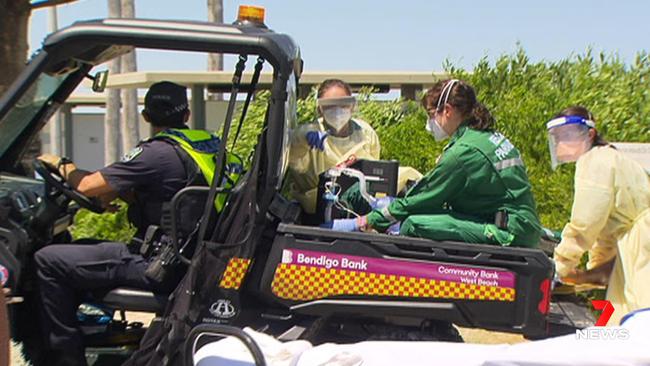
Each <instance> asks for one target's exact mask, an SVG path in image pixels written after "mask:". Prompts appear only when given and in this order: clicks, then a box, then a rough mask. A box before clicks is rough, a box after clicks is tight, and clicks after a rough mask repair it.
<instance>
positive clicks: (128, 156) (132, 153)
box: [121, 146, 142, 163]
mask: <svg viewBox="0 0 650 366" xmlns="http://www.w3.org/2000/svg"><path fill="white" fill-rule="evenodd" d="M141 153H142V146H136V147H134V148H133V149H131V151H129V152H128V153H126V155H124V156H123V157H122V160H121V161H122V162H123V163H127V162H129V161H131V160H133V159H135V158H136V157H138V155H140V154H141Z"/></svg>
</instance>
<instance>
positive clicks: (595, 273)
mask: <svg viewBox="0 0 650 366" xmlns="http://www.w3.org/2000/svg"><path fill="white" fill-rule="evenodd" d="M613 267H614V260H611V261H609V262H607V263H605V264H603V265H601V266H598V267H596V268H592V269H590V270H586V271H584V270H579V269H574V270H571V271H569V273H568V274H566V275H565V276H560V281H561V282H562V283H566V284H570V285H582V284H590V285H607V283H608V282H609V275H610V274H611V273H612V268H613Z"/></svg>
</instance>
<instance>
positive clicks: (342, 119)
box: [323, 107, 352, 132]
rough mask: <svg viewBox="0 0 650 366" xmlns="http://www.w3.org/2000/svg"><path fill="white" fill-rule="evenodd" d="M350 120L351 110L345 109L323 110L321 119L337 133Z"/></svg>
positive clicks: (331, 108) (332, 108)
mask: <svg viewBox="0 0 650 366" xmlns="http://www.w3.org/2000/svg"><path fill="white" fill-rule="evenodd" d="M350 118H352V109H350V108H345V107H330V108H323V119H325V122H327V124H328V125H330V126H331V127H333V128H334V129H335V130H336V132H339V131H340V130H341V129H342V128H343V127H345V125H346V124H347V123H348V121H350Z"/></svg>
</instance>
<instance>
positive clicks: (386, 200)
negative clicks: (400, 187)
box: [370, 196, 395, 210]
mask: <svg viewBox="0 0 650 366" xmlns="http://www.w3.org/2000/svg"><path fill="white" fill-rule="evenodd" d="M394 200H395V197H391V196H386V197H382V198H377V199H376V200H374V201H373V202H370V208H372V209H373V210H381V209H382V208H384V207H388V205H390V203H391V202H393V201H394Z"/></svg>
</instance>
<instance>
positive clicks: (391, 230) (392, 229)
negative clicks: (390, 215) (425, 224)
mask: <svg viewBox="0 0 650 366" xmlns="http://www.w3.org/2000/svg"><path fill="white" fill-rule="evenodd" d="M401 226H402V225H401V222H399V221H398V222H396V223H394V224H393V225H391V226H389V227H388V230H386V234H388V235H399V229H400V227H401Z"/></svg>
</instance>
